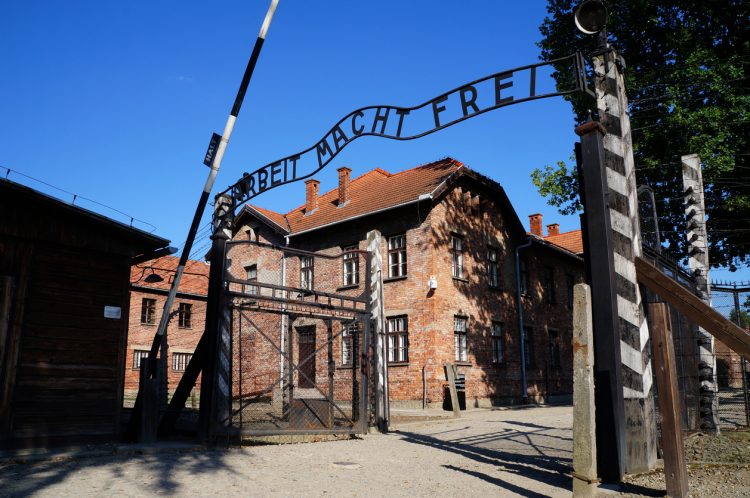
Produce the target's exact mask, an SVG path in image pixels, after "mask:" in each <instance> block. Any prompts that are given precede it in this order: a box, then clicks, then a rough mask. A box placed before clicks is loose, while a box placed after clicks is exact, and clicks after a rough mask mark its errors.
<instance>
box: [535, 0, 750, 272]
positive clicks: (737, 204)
mask: <svg viewBox="0 0 750 498" xmlns="http://www.w3.org/2000/svg"><path fill="white" fill-rule="evenodd" d="M578 3H579V2H578V1H576V2H573V1H572V0H548V6H547V11H548V16H547V17H546V18H545V19H544V22H543V23H542V25H541V27H540V31H541V33H542V36H543V38H542V41H541V42H539V46H540V47H541V49H542V59H544V60H551V59H555V58H557V57H561V56H564V55H568V54H570V53H573V52H575V51H576V50H580V51H581V52H583V53H584V54H590V53H591V52H593V51H594V50H595V45H596V40H595V38H596V37H594V36H586V35H583V34H581V33H579V32H578V31H577V30H576V29H575V25H574V21H573V10H574V8H575V7H576V6H577V5H578ZM607 8H608V9H609V14H610V15H609V21H608V25H607V30H608V33H609V40H610V43H611V45H612V46H613V47H614V48H616V49H617V50H618V52H619V53H620V54H621V55H622V56H623V57H624V58H625V61H626V64H627V69H626V70H625V84H626V88H627V93H628V98H629V112H630V119H631V125H632V137H633V149H634V156H635V164H636V172H637V180H638V183H639V185H640V184H649V185H651V187H652V188H653V189H654V191H655V193H656V202H657V211H658V216H659V229H660V232H661V239H662V241H664V242H665V243H666V245H667V250H668V251H669V252H671V253H672V255H673V256H675V257H684V256H685V253H686V248H685V244H686V240H685V239H686V236H685V217H684V204H683V203H684V198H683V192H682V168H681V164H680V156H682V155H685V154H698V155H699V156H700V157H701V162H702V163H703V179H704V187H705V190H706V215H707V218H708V232H709V239H710V244H711V247H710V259H711V264H712V266H728V267H729V268H730V269H735V268H736V267H737V266H738V265H744V264H748V263H750V163H748V155H750V143H748V142H749V140H748V139H749V138H750V115H749V114H750V92H749V91H748V90H749V89H750V82H749V80H748V77H749V76H750V22H748V19H750V2H747V1H746V0H712V1H710V2H705V1H698V0H673V1H667V0H610V1H608V2H607ZM559 69H560V70H559V71H558V72H556V73H555V78H556V80H557V83H558V84H559V85H569V84H570V82H569V81H567V78H568V73H567V72H566V71H563V70H562V69H563V68H559ZM569 100H570V101H571V103H572V105H573V112H574V117H575V120H576V122H577V123H580V122H583V121H584V120H585V118H586V117H587V115H588V111H589V110H590V109H592V108H595V107H596V104H595V102H594V101H593V99H592V98H591V97H589V96H587V95H585V94H576V95H571V96H570V97H569ZM574 173H575V170H574V168H570V167H568V166H566V165H565V163H563V162H558V165H557V167H550V166H546V167H545V168H543V169H537V170H535V171H534V172H533V173H532V181H533V182H534V184H535V185H536V186H537V188H538V190H539V192H540V193H541V194H542V195H544V196H546V197H547V198H548V202H549V203H550V204H552V205H554V206H557V207H558V208H559V209H560V210H561V212H563V213H571V212H574V211H575V210H576V209H577V208H578V206H577V205H576V202H577V197H576V196H575V192H574V191H572V190H571V189H574V188H576V185H577V182H576V179H575V174H574ZM644 235H646V234H644Z"/></svg>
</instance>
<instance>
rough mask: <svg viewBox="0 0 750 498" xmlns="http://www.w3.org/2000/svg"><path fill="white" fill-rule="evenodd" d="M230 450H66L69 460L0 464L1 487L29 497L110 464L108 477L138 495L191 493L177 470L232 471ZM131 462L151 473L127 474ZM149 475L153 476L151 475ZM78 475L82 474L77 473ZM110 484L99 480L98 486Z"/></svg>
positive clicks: (5, 493)
mask: <svg viewBox="0 0 750 498" xmlns="http://www.w3.org/2000/svg"><path fill="white" fill-rule="evenodd" d="M227 455H228V452H224V451H191V452H167V453H148V454H133V455H111V454H102V455H99V456H91V450H80V451H79V452H76V451H73V452H68V453H66V456H65V460H62V461H61V460H53V459H52V460H45V461H42V462H37V463H6V464H0V490H2V492H1V493H0V494H2V495H3V496H29V495H34V494H35V493H37V492H40V491H42V490H44V489H45V488H48V487H50V486H53V485H55V484H58V483H62V482H64V481H65V480H66V479H68V478H70V477H71V476H72V475H73V474H74V473H76V472H79V471H81V470H82V469H86V468H97V467H107V468H108V469H111V472H110V473H109V474H108V476H107V478H106V480H107V481H111V482H112V483H113V484H114V483H128V485H129V486H132V488H131V489H132V490H133V493H134V494H135V495H139V494H140V495H146V494H148V495H151V494H177V493H187V492H188V490H187V489H181V487H182V485H181V484H179V483H177V482H176V481H175V480H173V476H175V475H176V473H177V470H179V471H180V472H182V473H184V472H187V473H189V474H191V475H199V474H202V473H215V472H216V471H217V470H222V471H224V472H231V468H230V467H229V466H228V465H225V459H226V456H227ZM130 463H138V464H140V465H139V466H138V467H136V468H138V469H141V470H142V469H143V465H144V464H145V466H146V467H147V468H148V474H147V475H145V474H142V473H141V474H139V473H136V472H133V473H127V467H128V464H130ZM148 476H153V478H150V479H149V477H148ZM77 477H78V478H79V477H80V476H77ZM102 485H103V486H105V488H106V483H101V482H100V483H97V488H100V486H102Z"/></svg>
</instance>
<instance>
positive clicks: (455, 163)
mask: <svg viewBox="0 0 750 498" xmlns="http://www.w3.org/2000/svg"><path fill="white" fill-rule="evenodd" d="M442 162H449V163H451V164H454V165H456V166H458V167H459V168H460V167H466V165H465V164H464V163H462V162H461V161H459V160H457V159H454V158H452V157H450V156H445V157H443V158H442V159H437V160H435V161H430V162H428V163H424V164H420V165H419V166H414V167H413V168H409V169H405V170H403V171H398V172H396V173H393V174H392V175H391V176H398V175H401V174H403V173H408V172H410V171H414V170H416V169H420V168H426V167H427V166H432V165H433V164H438V163H442Z"/></svg>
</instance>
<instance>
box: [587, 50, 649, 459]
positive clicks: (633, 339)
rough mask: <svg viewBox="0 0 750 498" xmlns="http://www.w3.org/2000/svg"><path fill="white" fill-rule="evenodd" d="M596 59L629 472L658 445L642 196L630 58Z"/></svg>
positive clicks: (614, 55) (612, 54) (607, 54)
mask: <svg viewBox="0 0 750 498" xmlns="http://www.w3.org/2000/svg"><path fill="white" fill-rule="evenodd" d="M593 62H594V72H595V85H594V86H595V90H596V96H597V107H598V110H599V120H600V122H601V123H602V125H604V127H605V128H606V130H607V134H606V135H605V136H604V139H603V140H604V162H605V165H606V180H607V190H608V198H609V215H610V220H611V234H612V247H613V253H614V254H613V256H614V267H615V287H616V291H617V322H618V328H619V335H620V356H621V368H620V371H621V377H622V386H623V397H624V410H625V427H626V443H627V462H626V470H627V472H630V473H632V472H639V471H644V470H650V469H652V468H654V465H655V463H656V443H657V441H656V419H655V410H654V394H653V389H652V388H653V377H652V369H651V344H650V338H649V331H648V325H647V323H646V319H645V314H644V309H643V303H642V302H641V293H640V289H639V287H638V283H637V280H636V272H635V263H634V260H635V257H637V256H640V255H641V235H640V226H639V223H638V195H637V192H636V187H637V185H636V179H635V167H634V161H633V146H632V137H631V130H630V118H629V117H628V114H627V105H628V103H627V97H626V95H625V84H624V80H623V69H624V62H623V61H622V59H621V58H620V57H619V56H618V54H617V52H615V51H614V50H613V49H607V50H605V51H604V52H603V53H599V54H597V55H595V56H594V58H593Z"/></svg>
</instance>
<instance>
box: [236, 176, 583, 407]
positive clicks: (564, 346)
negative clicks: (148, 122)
mask: <svg viewBox="0 0 750 498" xmlns="http://www.w3.org/2000/svg"><path fill="white" fill-rule="evenodd" d="M506 216H507V213H503V212H501V211H500V208H499V204H498V203H496V202H494V201H493V199H492V192H489V191H487V190H486V189H482V188H481V187H478V186H476V185H471V184H468V183H462V184H460V185H458V186H457V187H456V188H455V189H453V190H450V191H449V192H448V193H447V194H446V195H445V196H444V197H443V198H441V199H438V200H437V202H436V203H435V205H434V206H433V207H432V208H431V209H430V206H429V205H428V204H426V203H421V204H420V205H417V204H414V205H410V206H406V207H403V208H399V209H397V210H393V211H389V212H387V213H383V214H380V215H372V216H369V217H368V218H366V219H365V220H357V221H352V222H347V223H342V224H338V225H335V226H333V227H330V228H327V229H319V230H316V231H314V232H311V233H309V234H302V235H300V236H292V237H291V246H293V247H296V248H300V249H304V250H308V251H315V252H322V253H327V254H339V253H340V251H341V248H342V247H345V246H349V245H352V244H356V245H357V246H358V247H359V248H360V249H364V248H365V239H366V234H367V232H368V231H369V230H371V229H377V230H379V231H380V232H381V233H382V234H383V239H382V246H381V253H382V255H383V258H384V260H383V269H384V291H383V292H384V300H385V315H386V318H392V317H406V318H407V323H408V361H406V362H400V363H392V364H390V365H389V394H390V399H391V401H392V403H393V405H394V406H398V405H399V404H403V405H413V406H418V405H421V401H422V389H423V386H422V382H423V369H424V381H425V383H426V397H427V401H428V403H430V404H431V405H433V406H434V405H436V404H437V405H439V404H442V402H443V398H444V388H445V385H446V381H445V373H444V367H443V365H444V363H445V362H454V361H455V352H454V317H456V316H460V317H464V318H466V320H467V324H468V333H467V346H468V348H467V349H468V351H467V353H468V354H467V361H466V362H462V363H461V364H460V366H459V372H460V373H464V374H465V375H466V379H467V382H466V385H467V399H468V400H470V404H471V405H474V406H482V405H484V406H486V405H488V404H491V403H502V402H515V401H517V400H518V399H520V397H521V374H520V348H519V334H518V321H517V312H516V298H515V296H516V285H515V282H516V279H515V260H514V254H515V247H516V245H518V244H521V243H525V242H526V240H527V239H526V237H525V236H523V235H520V234H517V233H516V234H515V235H511V233H510V229H509V228H508V227H507V226H506V222H505V218H506ZM401 234H404V235H405V236H406V241H407V268H408V273H407V276H406V277H405V278H389V277H388V259H387V258H388V256H387V255H388V239H389V237H391V236H394V235H401ZM453 236H459V237H461V238H462V241H463V251H462V257H463V266H464V270H463V271H464V273H463V276H462V277H461V278H453V277H452V274H451V238H452V237H453ZM539 240H540V241H541V239H539ZM490 248H492V249H493V250H495V251H497V255H498V266H499V285H498V286H497V287H490V285H489V280H488V276H487V264H488V263H487V257H488V249H490ZM525 254H526V256H527V258H528V268H529V275H530V280H531V283H532V285H531V287H530V289H529V291H528V293H527V295H526V296H525V297H523V298H522V299H523V305H524V310H525V311H524V312H525V316H526V317H527V319H526V324H525V325H526V326H527V327H528V328H529V330H530V331H531V343H532V345H533V347H532V348H531V351H532V353H533V360H532V361H531V362H530V363H531V364H530V366H529V368H528V372H527V381H528V382H527V383H528V395H529V396H530V397H531V398H532V399H537V400H543V399H547V398H548V397H549V396H556V395H569V394H570V393H571V392H572V349H571V344H572V330H571V321H572V310H571V309H569V308H568V300H567V285H568V275H570V276H571V277H572V280H571V282H570V283H577V282H580V281H581V280H582V265H581V263H580V261H579V260H577V259H575V258H572V257H571V256H570V255H566V254H564V253H563V252H560V251H557V250H554V249H550V248H548V247H544V245H543V243H542V242H539V243H538V244H535V245H534V246H532V248H530V249H528V250H527V251H526V252H525ZM251 259H252V258H251ZM545 267H549V268H550V270H548V271H551V275H550V277H551V279H552V281H553V282H554V293H555V298H554V299H550V300H549V301H550V302H547V300H545V294H544V291H543V285H542V281H543V276H544V275H543V273H544V271H545V270H544V268H545ZM259 268H260V265H259ZM272 271H275V272H278V271H279V270H278V268H275V269H273V270H272ZM287 271H288V274H287V285H296V283H298V279H299V262H298V259H297V258H292V259H290V260H288V263H287ZM360 273H361V275H360V279H363V278H364V268H362V267H360ZM430 277H435V279H436V280H437V288H436V289H434V290H430V289H429V283H428V282H429V280H430ZM315 279H316V289H318V290H326V291H329V292H350V290H347V289H342V288H341V286H342V270H341V267H340V265H324V264H322V262H321V261H320V260H318V259H316V268H315ZM359 292H361V290H359ZM317 322H318V324H317V325H316V327H317V330H319V331H320V332H318V336H317V337H318V339H317V340H318V341H324V337H322V334H323V331H324V330H325V326H324V324H323V323H322V322H320V321H317ZM299 323H300V324H301V325H304V324H305V323H308V324H310V325H312V324H313V321H310V320H308V321H307V322H305V321H304V320H303V321H300V322H299ZM493 323H496V324H498V325H499V326H501V327H502V344H503V348H504V354H503V361H502V362H500V363H496V362H493V349H492V346H493V339H492V325H493ZM273 327H280V324H276V323H274V325H273ZM339 330H340V328H339V325H338V324H334V334H337V333H338V331H339ZM553 343H554V344H555V348H554V349H553V347H552V344H553ZM323 344H324V342H318V343H317V346H318V347H320V346H321V345H323ZM340 348H341V345H340V341H338V340H337V341H335V344H334V355H335V357H336V358H337V365H339V363H340V361H339V360H340V354H341V352H340ZM552 353H554V355H553V356H555V357H558V358H559V361H554V360H553V359H552V358H551V355H552ZM276 358H277V359H276V361H275V362H274V364H275V365H276V369H277V370H278V368H279V367H278V354H277V355H276ZM323 363H324V362H322V361H319V362H318V363H317V364H316V366H317V370H318V371H317V376H316V381H320V382H323V381H325V375H327V367H326V366H325V365H324V364H323ZM555 363H557V364H555ZM276 375H277V377H278V373H277V374H276ZM337 375H338V374H337ZM337 378H338V377H337ZM337 395H338V394H337Z"/></svg>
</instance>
